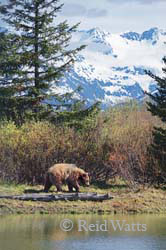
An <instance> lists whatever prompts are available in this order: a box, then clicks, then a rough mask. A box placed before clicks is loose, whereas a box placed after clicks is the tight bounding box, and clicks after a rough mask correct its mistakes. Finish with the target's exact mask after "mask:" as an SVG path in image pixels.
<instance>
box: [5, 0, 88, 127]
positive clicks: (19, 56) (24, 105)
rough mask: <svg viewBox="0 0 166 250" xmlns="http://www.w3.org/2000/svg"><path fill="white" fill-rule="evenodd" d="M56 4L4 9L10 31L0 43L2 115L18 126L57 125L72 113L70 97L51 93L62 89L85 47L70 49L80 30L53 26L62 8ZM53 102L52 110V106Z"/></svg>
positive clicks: (45, 1) (25, 0)
mask: <svg viewBox="0 0 166 250" xmlns="http://www.w3.org/2000/svg"><path fill="white" fill-rule="evenodd" d="M58 2H59V1H58V0H8V1H7V4H2V3H1V4H0V13H1V16H2V17H3V20H4V21H5V22H6V23H7V24H8V26H9V27H10V30H11V31H10V32H8V33H7V34H2V35H1V37H0V39H1V47H0V113H1V116H6V117H7V119H12V120H14V121H15V122H16V123H18V124H22V123H23V122H24V121H25V119H27V118H35V119H46V118H48V117H51V119H52V120H56V119H55V114H56V112H55V111H56V110H63V108H62V107H66V110H69V109H70V110H71V107H73V103H72V94H71V93H66V94H65V95H58V94H54V93H53V91H52V87H53V86H56V85H60V82H61V80H60V79H61V78H62V77H63V76H64V74H65V72H66V71H68V70H70V68H71V66H72V65H73V63H74V62H75V59H76V55H77V53H78V52H79V51H81V50H82V49H83V48H84V47H85V46H81V47H79V48H75V49H70V48H69V45H70V40H71V36H72V33H73V32H75V31H76V30H77V27H78V24H76V25H74V26H72V27H70V26H69V25H68V24H67V22H66V21H64V22H61V23H59V24H56V25H55V24H54V21H55V20H56V17H57V14H58V12H59V11H61V9H62V7H63V5H62V4H59V3H58ZM53 98H54V100H56V101H54V106H53V105H51V104H50V103H51V100H52V99H53ZM49 100H50V102H49ZM69 100H70V102H68V101H69ZM79 112H80V110H79ZM50 114H51V115H50ZM61 116H62V115H61Z"/></svg>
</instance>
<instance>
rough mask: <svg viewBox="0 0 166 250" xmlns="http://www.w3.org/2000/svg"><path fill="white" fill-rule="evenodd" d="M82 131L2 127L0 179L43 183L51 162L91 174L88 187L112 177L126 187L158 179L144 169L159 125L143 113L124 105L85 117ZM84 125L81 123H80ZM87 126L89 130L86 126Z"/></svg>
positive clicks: (47, 126) (37, 125)
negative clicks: (125, 183)
mask: <svg viewBox="0 0 166 250" xmlns="http://www.w3.org/2000/svg"><path fill="white" fill-rule="evenodd" d="M88 119H89V120H88V121H87V122H86V125H85V126H83V127H82V128H81V129H75V128H73V127H72V126H69V124H67V125H64V126H63V125H61V126H60V124H59V126H57V125H54V124H53V123H50V122H47V121H38V122H35V121H31V122H29V121H28V122H26V123H24V124H23V125H22V126H19V127H18V126H16V125H15V124H14V122H8V121H6V122H5V121H4V122H1V123H0V142H1V143H0V174H1V179H3V180H5V181H14V182H16V183H31V184H37V183H39V184H43V183H44V176H45V173H46V171H47V169H48V168H49V167H50V166H51V165H53V164H55V163H62V162H66V163H75V164H77V165H78V166H79V167H81V168H83V169H85V170H86V171H88V172H89V173H90V176H91V182H96V181H102V182H104V183H105V182H106V180H108V179H109V178H111V177H113V176H114V175H115V174H116V175H118V176H120V177H122V178H123V180H125V181H127V183H130V184H133V183H134V182H139V183H140V182H141V183H145V182H147V180H148V178H149V174H150V177H151V179H153V178H156V176H157V174H158V173H157V169H156V168H152V167H151V169H149V168H148V164H147V163H148V162H149V155H148V153H147V150H148V147H149V145H150V144H151V142H152V130H153V126H157V125H159V124H160V122H159V120H158V119H156V118H154V117H152V116H151V115H150V113H149V112H147V111H146V110H145V109H144V108H141V107H138V106H134V107H133V105H132V106H130V105H126V106H122V107H115V108H112V109H110V110H109V111H107V112H100V113H98V115H97V116H95V119H92V121H91V118H90V117H89V118H88ZM83 124H84V123H83ZM87 124H88V125H87Z"/></svg>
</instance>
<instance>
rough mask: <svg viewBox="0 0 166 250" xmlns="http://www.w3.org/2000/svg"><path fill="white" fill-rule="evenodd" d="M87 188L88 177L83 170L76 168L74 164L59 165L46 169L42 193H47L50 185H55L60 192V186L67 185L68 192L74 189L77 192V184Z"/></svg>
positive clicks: (78, 187)
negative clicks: (80, 183)
mask: <svg viewBox="0 0 166 250" xmlns="http://www.w3.org/2000/svg"><path fill="white" fill-rule="evenodd" d="M79 181H80V182H82V183H83V184H85V185H87V186H89V176H88V173H86V172H85V171H84V170H83V169H81V168H78V167H77V166H76V165H75V164H67V163H59V164H55V165H53V166H52V167H51V168H49V169H48V172H47V174H46V179H45V186H44V191H46V192H48V190H49V189H50V187H51V186H52V185H55V186H56V188H57V191H62V185H63V184H64V183H67V185H68V188H69V191H70V192H72V191H73V188H75V190H76V192H79V189H80V186H79V183H78V182H79Z"/></svg>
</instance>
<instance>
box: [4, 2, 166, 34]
mask: <svg viewBox="0 0 166 250" xmlns="http://www.w3.org/2000/svg"><path fill="white" fill-rule="evenodd" d="M4 1H5V0H1V2H4ZM59 3H64V6H63V9H62V11H61V13H59V15H58V17H57V20H56V21H57V22H60V21H62V20H64V19H65V20H68V23H69V24H71V25H72V24H75V23H78V22H81V24H80V27H79V29H91V28H94V27H99V28H101V29H104V30H107V31H109V32H113V33H119V32H124V31H131V30H132V31H136V32H142V31H145V30H147V29H149V28H152V27H158V28H164V29H165V28H166V18H165V15H166V0H59ZM0 25H1V21H0Z"/></svg>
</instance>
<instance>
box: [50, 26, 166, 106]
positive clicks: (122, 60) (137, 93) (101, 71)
mask: <svg viewBox="0 0 166 250" xmlns="http://www.w3.org/2000/svg"><path fill="white" fill-rule="evenodd" d="M165 42H166V31H164V30H161V29H158V28H152V29H150V30H147V31H144V32H143V33H142V34H139V33H136V32H125V33H121V34H111V33H109V32H106V31H103V30H101V29H99V28H94V29H91V30H82V31H78V32H77V33H76V34H75V35H74V36H73V39H72V46H73V47H77V46H79V45H82V44H85V45H87V47H86V48H85V49H84V50H83V51H82V52H81V53H80V55H79V56H78V58H77V62H76V63H75V65H74V67H73V68H72V70H71V71H70V72H69V73H67V74H66V76H65V78H64V79H62V85H61V87H60V88H58V89H56V90H55V91H58V92H61V93H64V92H65V91H69V90H73V89H75V88H76V87H77V86H78V85H81V86H82V87H83V90H82V92H81V93H80V94H79V98H81V99H85V100H87V103H89V104H91V103H94V101H96V100H99V101H101V102H102V107H103V108H105V107H108V106H109V105H111V104H116V103H120V102H124V101H126V100H127V99H134V98H136V99H141V98H143V97H144V93H143V91H145V90H146V91H154V90H155V88H156V83H155V82H154V81H153V80H152V79H151V78H150V77H149V76H147V75H146V74H145V71H144V70H145V69H146V70H151V71H152V72H153V73H155V74H158V75H161V74H162V67H163V62H162V58H163V56H165V50H166V45H165ZM62 86H63V87H62Z"/></svg>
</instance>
